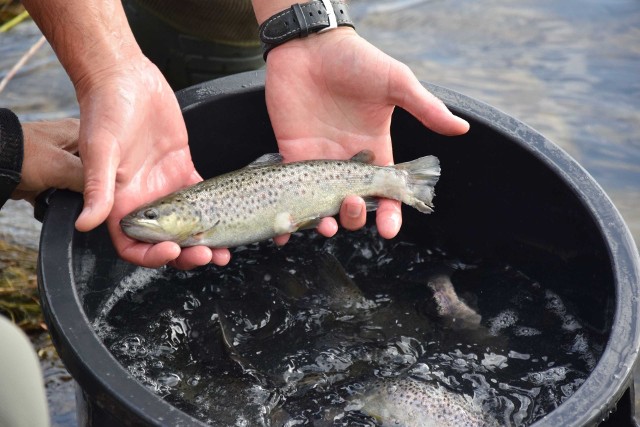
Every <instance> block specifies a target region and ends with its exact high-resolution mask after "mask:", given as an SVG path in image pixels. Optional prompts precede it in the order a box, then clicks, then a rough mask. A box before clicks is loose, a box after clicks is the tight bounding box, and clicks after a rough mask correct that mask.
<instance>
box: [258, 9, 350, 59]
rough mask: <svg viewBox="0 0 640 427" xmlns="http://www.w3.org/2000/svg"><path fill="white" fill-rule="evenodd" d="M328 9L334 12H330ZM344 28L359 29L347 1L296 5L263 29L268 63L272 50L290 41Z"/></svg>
mask: <svg viewBox="0 0 640 427" xmlns="http://www.w3.org/2000/svg"><path fill="white" fill-rule="evenodd" d="M327 6H328V7H330V8H331V9H332V10H328V8H327ZM341 26H348V27H352V28H355V27H354V25H353V21H351V18H349V10H348V6H347V4H346V3H345V2H344V1H329V0H324V1H312V2H309V3H304V4H299V3H296V4H294V5H292V6H291V7H290V8H289V9H286V10H283V11H282V12H279V13H276V14H275V15H273V16H272V17H270V18H269V19H267V20H266V21H264V22H263V23H262V25H260V40H261V41H262V47H263V49H264V59H265V60H266V59H267V54H268V53H269V51H270V50H271V49H273V48H274V47H276V46H278V45H281V44H282V43H284V42H286V41H288V40H291V39H294V38H297V37H306V36H308V35H309V34H310V33H314V32H318V31H322V30H328V29H330V28H336V27H341Z"/></svg>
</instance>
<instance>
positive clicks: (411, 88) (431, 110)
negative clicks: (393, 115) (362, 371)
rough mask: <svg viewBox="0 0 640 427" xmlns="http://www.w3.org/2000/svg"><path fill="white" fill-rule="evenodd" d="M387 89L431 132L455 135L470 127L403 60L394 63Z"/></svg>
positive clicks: (394, 98)
mask: <svg viewBox="0 0 640 427" xmlns="http://www.w3.org/2000/svg"><path fill="white" fill-rule="evenodd" d="M390 91H391V97H392V99H393V100H394V102H395V104H396V105H398V106H399V107H401V108H404V109H405V110H407V111H408V112H409V113H411V114H412V115H413V116H414V117H416V118H417V119H418V120H420V121H421V122H422V124H423V125H425V126H426V127H428V128H429V129H431V130H432V131H434V132H437V133H439V134H442V135H447V136H454V135H462V134H464V133H466V132H467V131H468V130H469V123H468V122H467V121H466V120H464V119H462V118H460V117H458V116H456V115H454V114H453V113H451V111H449V109H448V108H447V106H446V105H444V103H443V102H442V101H441V100H440V99H439V98H437V97H436V96H435V95H433V94H432V93H431V92H429V91H428V90H427V89H426V88H425V87H424V86H423V85H422V84H421V83H420V82H419V81H418V79H417V78H416V77H415V75H414V74H413V73H412V72H411V70H409V68H408V67H407V66H406V65H404V64H401V63H398V64H397V66H396V67H394V71H393V72H392V75H391V84H390Z"/></svg>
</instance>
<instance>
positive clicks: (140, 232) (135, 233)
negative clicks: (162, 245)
mask: <svg viewBox="0 0 640 427" xmlns="http://www.w3.org/2000/svg"><path fill="white" fill-rule="evenodd" d="M120 228H121V229H122V231H123V232H124V234H126V235H127V236H129V237H130V238H132V239H135V240H140V241H142V242H147V243H158V242H162V241H165V240H170V239H169V238H167V236H165V235H164V234H165V233H163V232H162V231H161V230H157V227H154V226H153V224H149V223H144V222H141V221H140V220H139V219H137V218H132V217H129V216H125V217H124V218H122V219H121V220H120Z"/></svg>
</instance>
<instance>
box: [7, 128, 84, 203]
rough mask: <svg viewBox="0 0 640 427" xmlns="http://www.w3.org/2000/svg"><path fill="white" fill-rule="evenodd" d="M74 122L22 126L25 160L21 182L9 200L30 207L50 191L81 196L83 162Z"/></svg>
mask: <svg viewBox="0 0 640 427" xmlns="http://www.w3.org/2000/svg"><path fill="white" fill-rule="evenodd" d="M78 129H79V122H78V120H77V119H64V120H56V121H47V122H44V121H43V122H29V123H23V124H22V133H23V135H24V156H23V161H22V178H21V180H20V184H18V186H17V187H16V189H15V190H14V191H13V193H12V195H11V198H12V199H24V200H27V201H28V202H30V203H31V204H33V203H34V202H35V199H36V197H37V196H38V194H40V193H41V192H43V191H45V190H47V189H49V188H61V189H69V190H73V191H78V192H82V189H83V181H82V162H81V161H80V158H79V157H78V156H76V154H77V153H78Z"/></svg>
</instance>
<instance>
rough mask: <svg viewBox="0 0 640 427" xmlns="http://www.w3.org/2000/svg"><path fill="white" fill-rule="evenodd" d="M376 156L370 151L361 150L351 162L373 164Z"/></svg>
mask: <svg viewBox="0 0 640 427" xmlns="http://www.w3.org/2000/svg"><path fill="white" fill-rule="evenodd" d="M375 159H376V155H375V154H373V151H371V150H362V151H360V152H359V153H357V154H356V155H355V156H353V157H352V158H351V161H352V162H360V163H373V162H374V160H375Z"/></svg>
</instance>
